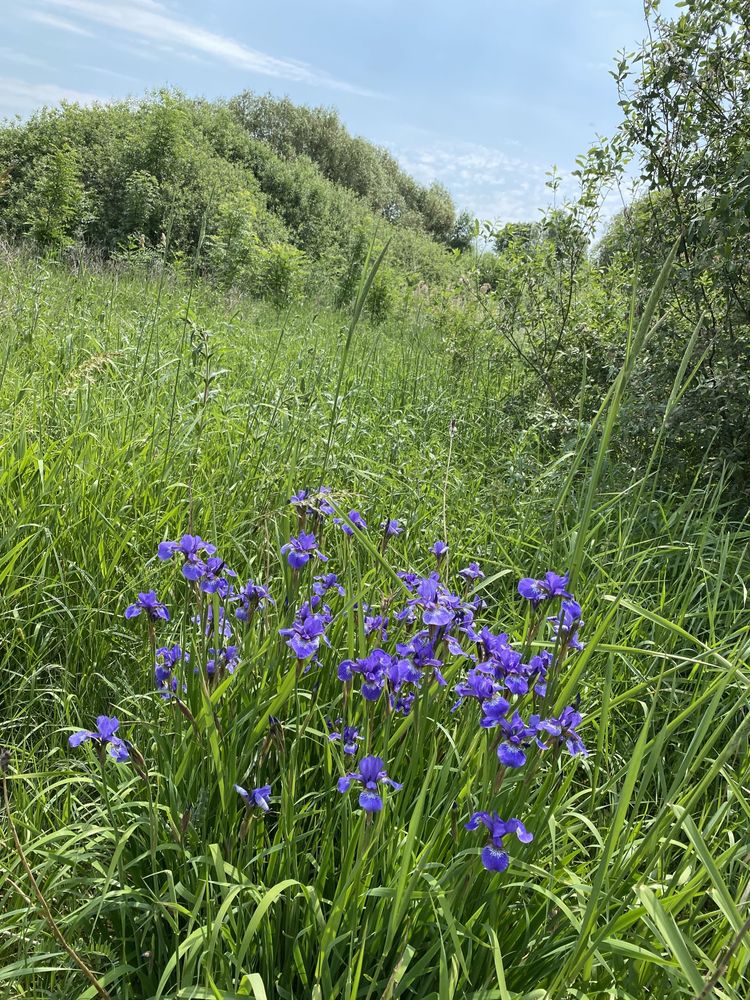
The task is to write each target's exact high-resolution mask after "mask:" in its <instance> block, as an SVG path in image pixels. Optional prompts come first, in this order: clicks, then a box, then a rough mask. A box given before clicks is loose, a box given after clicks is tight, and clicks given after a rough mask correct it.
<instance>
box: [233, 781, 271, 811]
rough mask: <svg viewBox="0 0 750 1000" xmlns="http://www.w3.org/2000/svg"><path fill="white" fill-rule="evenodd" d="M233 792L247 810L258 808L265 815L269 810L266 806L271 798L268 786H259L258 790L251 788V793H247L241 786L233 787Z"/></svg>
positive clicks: (268, 806)
mask: <svg viewBox="0 0 750 1000" xmlns="http://www.w3.org/2000/svg"><path fill="white" fill-rule="evenodd" d="M234 790H235V792H237V794H238V795H239V797H240V798H241V799H242V801H243V802H244V803H245V805H246V806H247V808H248V809H253V808H258V809H260V810H262V811H263V812H265V813H267V812H268V810H269V809H270V808H271V807H270V805H269V804H268V800H269V799H270V797H271V786H270V785H261V786H260V788H253V790H252V791H251V792H248V790H247V789H246V788H243V787H242V785H235V786H234Z"/></svg>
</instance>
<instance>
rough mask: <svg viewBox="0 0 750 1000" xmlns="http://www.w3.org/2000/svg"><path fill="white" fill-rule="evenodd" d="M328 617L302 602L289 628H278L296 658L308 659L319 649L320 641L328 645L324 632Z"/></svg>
mask: <svg viewBox="0 0 750 1000" xmlns="http://www.w3.org/2000/svg"><path fill="white" fill-rule="evenodd" d="M329 621H330V617H329V616H328V615H325V614H316V613H315V612H314V611H313V610H312V609H311V607H310V605H309V604H303V606H302V607H301V608H300V610H299V611H298V612H297V617H296V618H295V619H294V621H293V622H292V624H291V626H290V627H289V628H280V629H279V634H280V635H283V636H285V637H286V639H287V643H286V644H287V646H289V648H290V649H291V650H292V651H293V652H294V655H295V656H296V657H297V659H298V660H309V659H310V657H311V656H315V654H316V653H317V652H318V649H320V644H321V642H325V643H326V645H330V642H329V640H328V638H327V636H326V634H325V631H326V625H327V624H328V622H329Z"/></svg>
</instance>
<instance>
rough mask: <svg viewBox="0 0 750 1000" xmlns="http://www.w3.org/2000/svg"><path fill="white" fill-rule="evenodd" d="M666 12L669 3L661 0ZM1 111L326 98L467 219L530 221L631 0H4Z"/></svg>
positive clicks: (580, 131)
mask: <svg viewBox="0 0 750 1000" xmlns="http://www.w3.org/2000/svg"><path fill="white" fill-rule="evenodd" d="M669 6H671V3H670V5H669ZM3 7H4V11H3V13H4V17H3V22H4V29H5V30H4V33H3V37H2V39H0V116H10V115H15V114H20V115H22V116H25V115H28V114H29V113H30V112H31V111H33V110H34V109H35V108H37V107H39V106H41V105H43V104H50V103H56V102H57V101H59V100H60V99H62V98H67V99H69V100H81V101H92V100H94V99H101V100H107V99H112V98H119V97H125V96H128V95H131V94H135V95H140V94H142V93H143V92H144V91H145V90H146V89H148V88H152V87H160V86H163V85H172V86H176V87H179V88H181V89H182V90H184V91H185V92H187V93H189V94H195V95H202V96H206V97H217V96H231V95H232V94H235V93H238V92H239V91H241V90H244V89H247V88H250V89H252V90H256V91H261V92H265V91H271V92H272V93H274V94H278V95H283V94H287V95H288V96H289V97H291V98H292V99H293V100H295V101H298V102H302V103H306V104H316V105H317V104H325V105H335V106H336V107H337V108H338V109H339V111H340V113H341V116H342V118H343V120H344V121H345V122H346V124H347V126H348V127H349V128H350V129H351V130H352V131H353V132H355V133H358V134H360V135H364V136H366V137H367V138H368V139H371V140H373V141H374V142H377V143H380V144H382V145H385V146H388V147H389V148H390V149H391V150H392V151H393V152H394V153H395V154H396V156H398V158H399V160H400V161H401V162H402V164H403V166H404V167H405V168H406V169H407V170H409V171H410V172H411V173H412V174H414V176H415V177H417V179H419V180H420V181H425V182H426V181H431V180H433V179H437V180H440V181H442V183H444V184H445V185H446V187H447V188H448V189H449V190H450V191H451V193H452V194H453V196H454V199H455V200H456V203H457V205H458V206H459V207H466V208H468V209H469V210H470V211H471V212H472V213H473V214H475V215H478V216H479V217H480V218H489V219H500V220H512V219H528V218H534V217H535V216H536V214H537V212H538V210H539V209H540V208H541V207H542V206H543V205H544V204H545V203H546V202H547V200H548V194H547V191H546V189H545V176H546V172H547V171H548V170H549V169H550V167H551V166H552V165H556V166H557V167H558V168H559V169H560V171H561V172H562V173H563V174H565V172H567V171H569V170H570V169H572V167H573V165H574V160H575V157H576V155H578V154H579V153H581V152H582V151H584V150H586V149H587V148H588V146H589V145H590V143H591V141H592V140H593V139H594V137H595V136H596V134H597V133H602V134H608V133H611V132H612V131H613V130H614V128H615V127H616V125H617V122H618V108H617V103H616V90H615V85H614V81H613V80H612V78H611V77H610V76H609V73H608V71H609V69H610V68H611V66H612V60H613V59H614V57H615V55H616V54H617V52H618V51H619V50H620V49H622V48H632V47H633V46H634V45H635V44H636V43H637V41H638V40H639V39H640V38H641V36H642V34H643V30H644V24H643V11H642V3H641V0H494V2H492V0H451V2H447V0H432V2H427V0H399V2H397V0H378V2H372V0H370V2H365V0H284V2H278V0H277V2H275V3H274V2H264V3H261V2H257V0H211V2H210V3H205V2H199V0H4V3H3Z"/></svg>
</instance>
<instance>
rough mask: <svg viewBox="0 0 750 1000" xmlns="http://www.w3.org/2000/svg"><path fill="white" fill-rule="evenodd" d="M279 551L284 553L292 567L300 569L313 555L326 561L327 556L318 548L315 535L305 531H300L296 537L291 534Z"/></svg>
mask: <svg viewBox="0 0 750 1000" xmlns="http://www.w3.org/2000/svg"><path fill="white" fill-rule="evenodd" d="M281 551H282V552H283V553H284V554H285V555H286V559H287V562H288V563H289V565H290V566H291V567H292V569H301V568H302V567H303V566H304V565H305V564H306V563H308V562H309V561H310V557H311V556H315V557H316V558H317V559H320V561H321V562H328V556H324V555H323V553H322V552H321V551H320V549H319V548H318V543H317V542H316V541H315V535H313V534H311V533H308V532H306V531H300V533H299V536H298V537H295V536H292V537H291V538H290V539H289V541H288V542H287V543H286V545H282V547H281Z"/></svg>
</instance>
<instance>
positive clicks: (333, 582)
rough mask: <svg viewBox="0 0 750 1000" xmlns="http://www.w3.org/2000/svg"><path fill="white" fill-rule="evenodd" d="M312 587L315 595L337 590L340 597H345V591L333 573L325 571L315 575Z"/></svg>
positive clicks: (320, 595) (318, 595)
mask: <svg viewBox="0 0 750 1000" xmlns="http://www.w3.org/2000/svg"><path fill="white" fill-rule="evenodd" d="M312 589H313V593H314V594H315V596H316V597H322V596H323V595H324V594H326V593H327V592H328V591H329V590H337V591H338V592H339V594H340V595H341V596H342V597H346V591H345V590H344V588H343V587H342V586H341V584H340V583H339V578H338V577H337V576H336V574H335V573H325V574H324V575H323V576H316V577H315V582H314V583H313V588H312Z"/></svg>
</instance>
